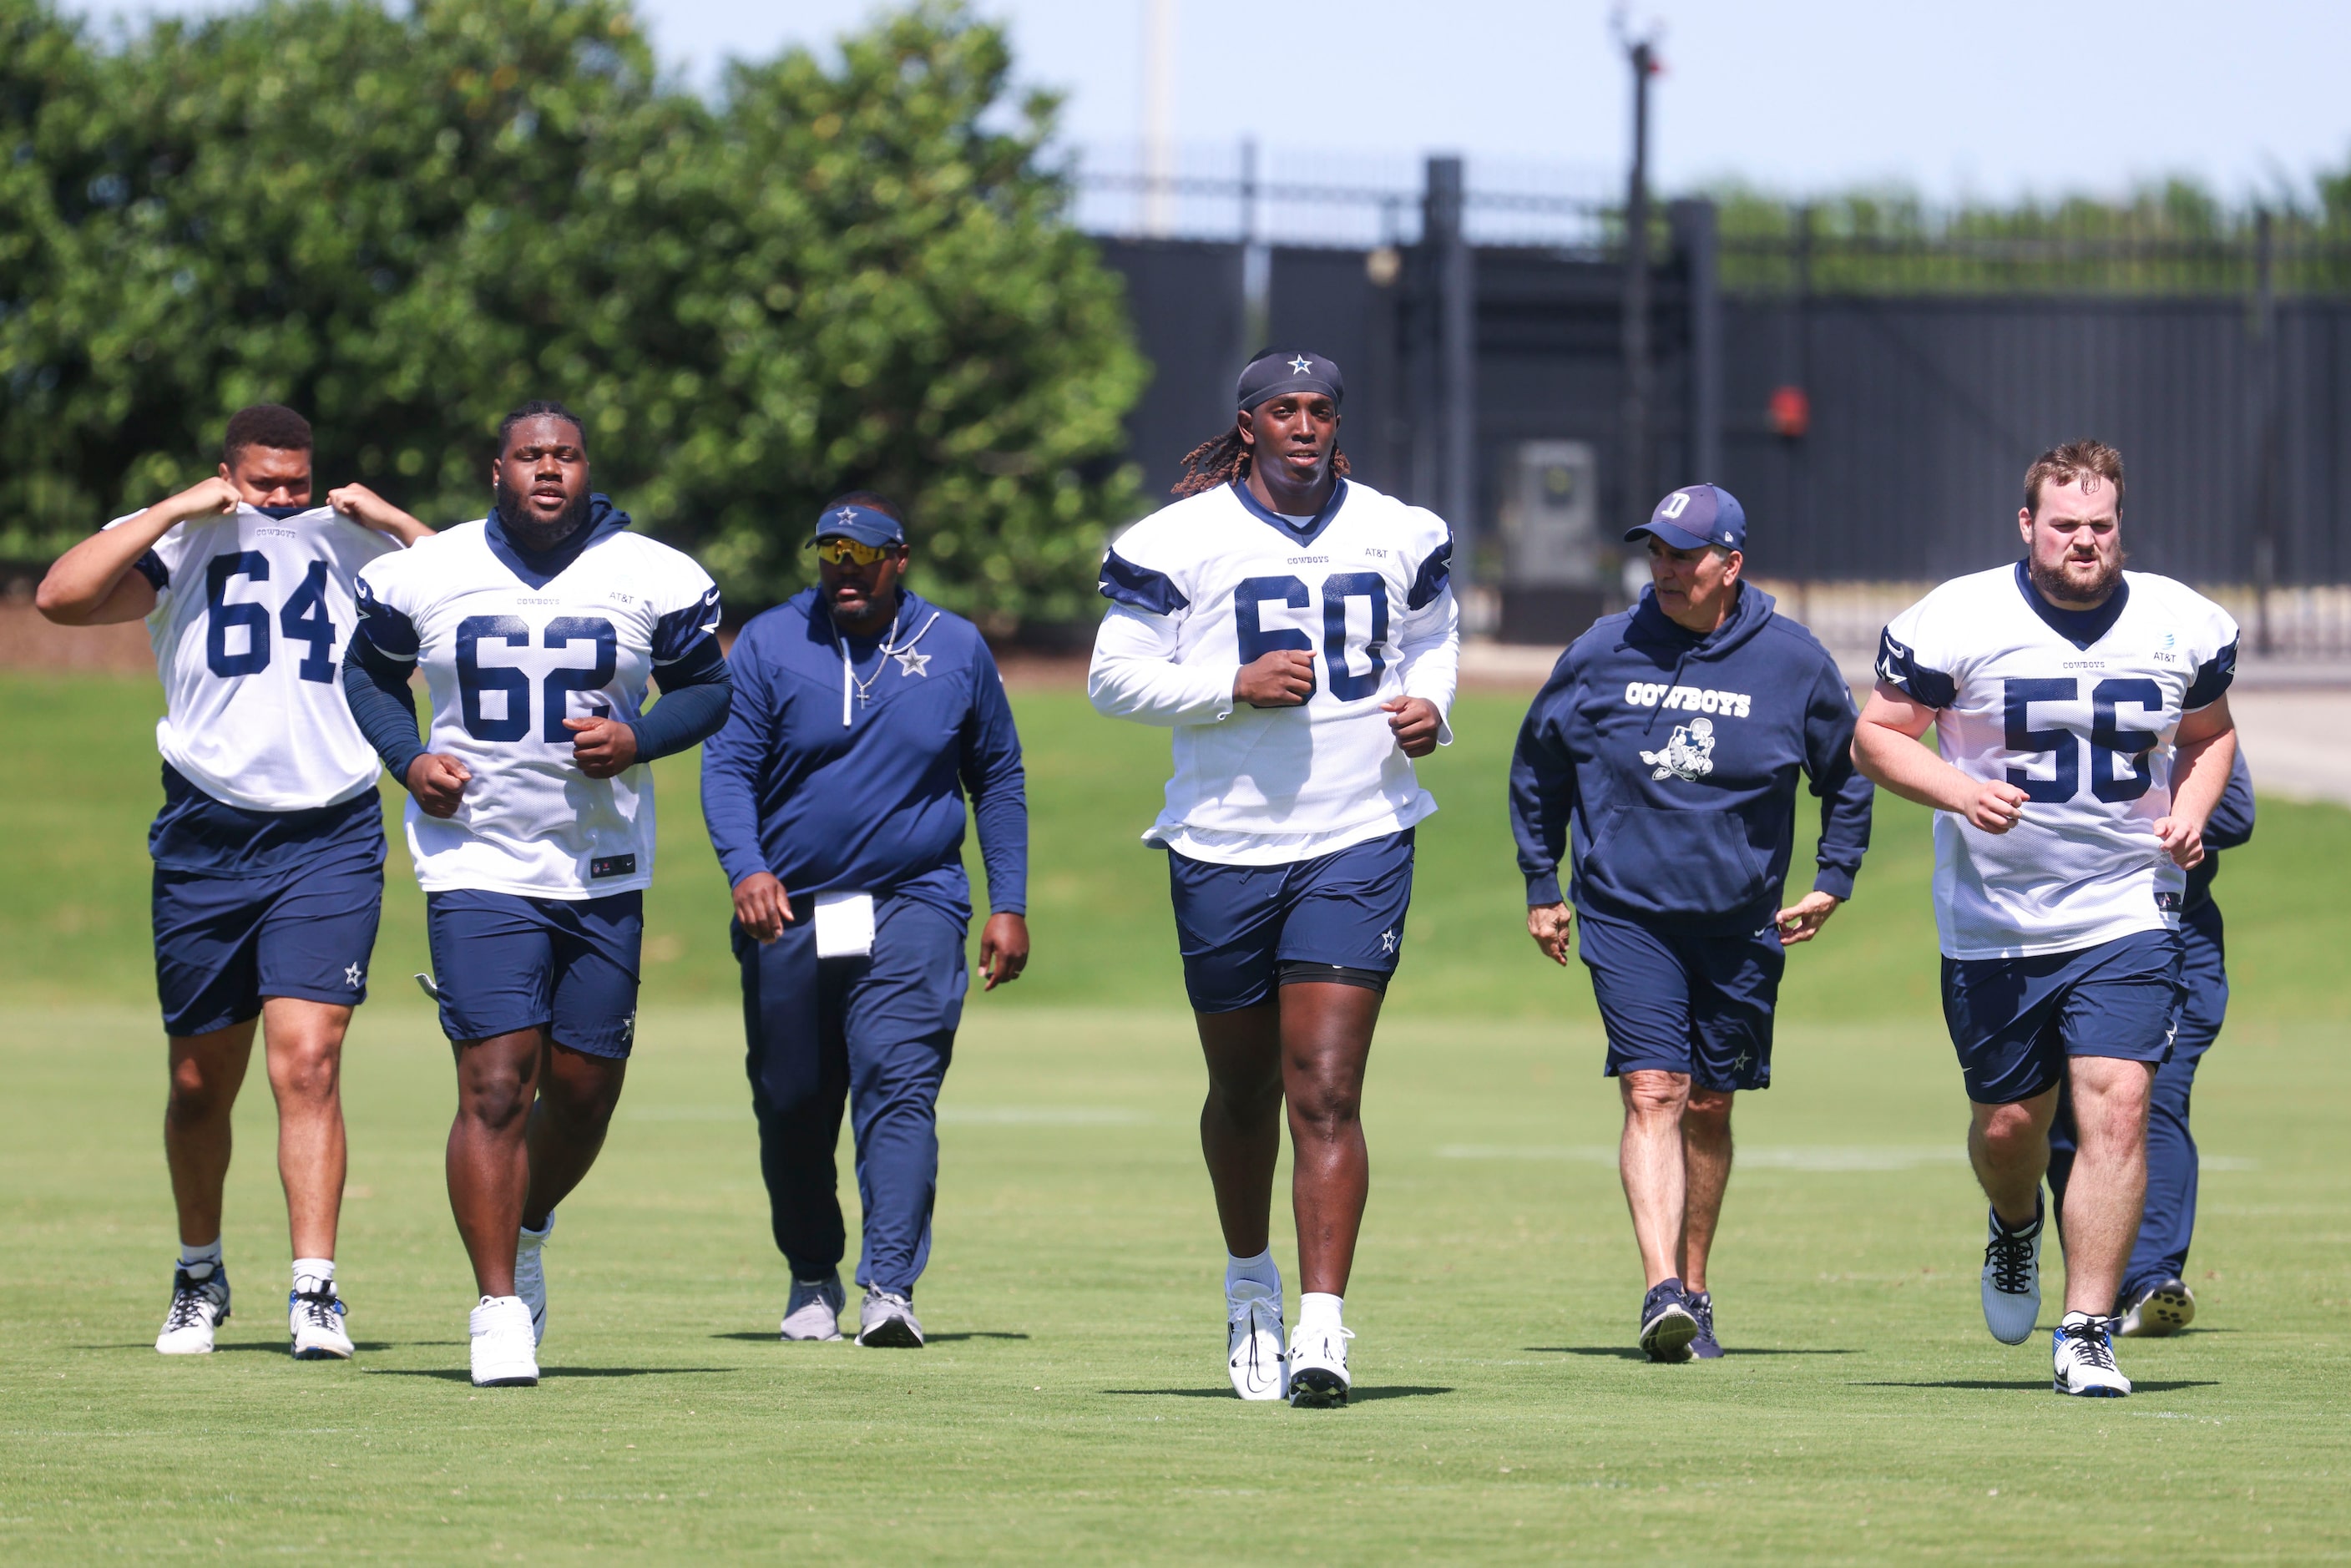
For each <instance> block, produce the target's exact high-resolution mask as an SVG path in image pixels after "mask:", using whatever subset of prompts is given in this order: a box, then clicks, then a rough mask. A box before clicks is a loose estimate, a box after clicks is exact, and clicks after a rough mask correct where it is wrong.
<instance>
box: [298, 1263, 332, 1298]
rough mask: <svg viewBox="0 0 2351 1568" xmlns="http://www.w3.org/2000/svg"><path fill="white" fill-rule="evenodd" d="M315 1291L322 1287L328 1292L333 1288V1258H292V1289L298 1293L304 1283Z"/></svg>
mask: <svg viewBox="0 0 2351 1568" xmlns="http://www.w3.org/2000/svg"><path fill="white" fill-rule="evenodd" d="M306 1284H307V1285H308V1286H309V1288H310V1291H312V1292H313V1293H315V1292H316V1291H319V1289H320V1288H321V1287H324V1288H325V1289H326V1290H327V1291H329V1293H331V1292H332V1291H333V1290H334V1288H335V1260H333V1259H332V1258H297V1259H295V1260H294V1289H295V1291H296V1293H298V1294H299V1293H300V1292H301V1291H302V1288H303V1286H304V1285H306Z"/></svg>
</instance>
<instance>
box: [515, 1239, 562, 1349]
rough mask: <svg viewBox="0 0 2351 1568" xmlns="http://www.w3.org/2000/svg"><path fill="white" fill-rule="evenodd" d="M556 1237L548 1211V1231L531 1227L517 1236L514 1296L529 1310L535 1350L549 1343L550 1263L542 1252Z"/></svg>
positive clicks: (531, 1338)
mask: <svg viewBox="0 0 2351 1568" xmlns="http://www.w3.org/2000/svg"><path fill="white" fill-rule="evenodd" d="M554 1234H555V1213H554V1211H553V1210H552V1209H550V1210H549V1211H548V1216H547V1228H546V1229H544V1230H533V1229H531V1228H530V1227H528V1226H524V1227H523V1228H522V1229H520V1230H519V1231H517V1232H516V1234H515V1294H516V1295H517V1296H520V1297H521V1298H522V1304H523V1305H524V1306H526V1307H528V1308H529V1309H530V1343H531V1348H533V1349H534V1350H536V1349H537V1348H538V1346H539V1345H541V1344H543V1343H546V1341H547V1264H546V1260H544V1259H542V1258H540V1256H539V1249H540V1248H542V1247H544V1246H546V1245H547V1239H548V1238H549V1237H550V1236H552V1235H554Z"/></svg>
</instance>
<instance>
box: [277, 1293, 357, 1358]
mask: <svg viewBox="0 0 2351 1568" xmlns="http://www.w3.org/2000/svg"><path fill="white" fill-rule="evenodd" d="M305 1285H308V1286H309V1287H310V1288H309V1289H308V1290H307V1291H306V1290H304V1289H302V1287H303V1286H305ZM294 1286H295V1288H294V1289H293V1290H291V1291H287V1293H286V1326H287V1328H288V1329H290V1330H291V1331H293V1334H294V1359H295V1360H297V1361H349V1360H350V1358H351V1336H350V1331H349V1330H347V1329H346V1328H345V1327H344V1326H343V1316H344V1307H343V1302H342V1298H341V1297H340V1296H338V1295H337V1294H336V1293H335V1286H334V1281H331V1280H312V1279H307V1278H306V1279H301V1280H297V1281H294Z"/></svg>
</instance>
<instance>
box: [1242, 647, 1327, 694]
mask: <svg viewBox="0 0 2351 1568" xmlns="http://www.w3.org/2000/svg"><path fill="white" fill-rule="evenodd" d="M1312 695H1314V655H1313V654H1311V653H1301V652H1300V651H1299V650H1298V649H1296V648H1276V649H1275V650H1274V651H1273V652H1272V653H1260V654H1259V655H1258V656H1257V658H1256V660H1255V661H1253V662H1252V663H1249V664H1243V665H1242V666H1241V673H1240V674H1238V675H1236V676H1234V677H1233V696H1234V699H1235V700H1236V701H1238V702H1245V703H1247V704H1249V706H1251V707H1296V706H1299V705H1300V704H1301V703H1303V702H1304V701H1305V700H1306V699H1307V698H1308V697H1311V696H1312Z"/></svg>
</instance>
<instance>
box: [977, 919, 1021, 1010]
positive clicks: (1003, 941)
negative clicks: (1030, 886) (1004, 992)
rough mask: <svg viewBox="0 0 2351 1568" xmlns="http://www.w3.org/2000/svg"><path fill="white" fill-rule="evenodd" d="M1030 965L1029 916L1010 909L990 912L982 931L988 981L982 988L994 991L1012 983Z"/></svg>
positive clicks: (981, 965) (981, 957)
mask: <svg viewBox="0 0 2351 1568" xmlns="http://www.w3.org/2000/svg"><path fill="white" fill-rule="evenodd" d="M1027 967H1029V919H1028V917H1027V916H1026V915H1015V914H1013V913H1012V912H1011V911H1010V910H1006V911H1005V912H1004V913H1002V914H1000V915H989V916H988V917H987V925H984V926H982V927H981V928H980V933H979V972H980V974H981V975H982V976H984V977H986V978H987V984H986V985H984V986H982V987H980V989H981V990H983V991H992V990H994V989H996V988H997V987H998V986H1002V985H1008V984H1010V983H1011V982H1012V981H1014V980H1017V979H1019V977H1020V971H1021V970H1023V969H1025V968H1027Z"/></svg>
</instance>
